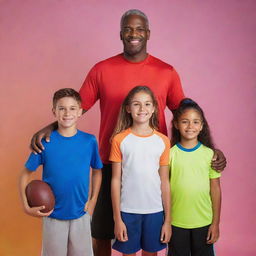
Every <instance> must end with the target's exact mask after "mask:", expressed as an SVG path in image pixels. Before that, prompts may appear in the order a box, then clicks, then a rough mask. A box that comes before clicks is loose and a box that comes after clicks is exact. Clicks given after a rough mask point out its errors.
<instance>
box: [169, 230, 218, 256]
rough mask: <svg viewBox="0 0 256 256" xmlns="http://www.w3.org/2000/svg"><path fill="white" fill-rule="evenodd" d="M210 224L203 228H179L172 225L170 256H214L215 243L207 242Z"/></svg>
mask: <svg viewBox="0 0 256 256" xmlns="http://www.w3.org/2000/svg"><path fill="white" fill-rule="evenodd" d="M208 229H209V226H205V227H201V228H192V229H186V228H178V227H175V226H172V237H171V241H170V242H169V244H168V255H169V256H190V255H191V256H214V255H215V254H214V250H213V244H207V243H206V238H207V233H208Z"/></svg>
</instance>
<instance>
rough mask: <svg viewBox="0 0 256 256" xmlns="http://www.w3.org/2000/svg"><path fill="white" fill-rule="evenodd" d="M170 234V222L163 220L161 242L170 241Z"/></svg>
mask: <svg viewBox="0 0 256 256" xmlns="http://www.w3.org/2000/svg"><path fill="white" fill-rule="evenodd" d="M171 235H172V228H171V225H170V223H168V222H164V224H163V226H162V230H161V238H160V240H161V243H163V244H166V243H168V242H169V241H170V239H171Z"/></svg>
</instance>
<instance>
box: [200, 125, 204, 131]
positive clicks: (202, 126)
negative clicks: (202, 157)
mask: <svg viewBox="0 0 256 256" xmlns="http://www.w3.org/2000/svg"><path fill="white" fill-rule="evenodd" d="M203 128H204V123H202V124H201V128H200V132H201V131H202V130H203Z"/></svg>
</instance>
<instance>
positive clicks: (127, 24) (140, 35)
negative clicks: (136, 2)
mask: <svg viewBox="0 0 256 256" xmlns="http://www.w3.org/2000/svg"><path fill="white" fill-rule="evenodd" d="M149 35H150V31H149V29H148V26H147V24H146V21H145V19H144V18H143V17H141V16H139V15H129V16H128V17H126V18H125V20H124V22H123V24H122V29H121V32H120V37H121V40H122V41H123V44H124V53H125V54H126V55H128V56H131V57H134V56H136V55H137V56H140V55H145V54H146V53H147V49H146V48H147V40H148V39H149Z"/></svg>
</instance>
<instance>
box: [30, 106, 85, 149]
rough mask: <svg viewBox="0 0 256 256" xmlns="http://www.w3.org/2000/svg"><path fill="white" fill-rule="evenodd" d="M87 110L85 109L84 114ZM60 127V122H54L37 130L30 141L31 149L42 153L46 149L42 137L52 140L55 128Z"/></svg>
mask: <svg viewBox="0 0 256 256" xmlns="http://www.w3.org/2000/svg"><path fill="white" fill-rule="evenodd" d="M85 112H86V110H83V114H84V113H85ZM57 128H58V122H57V121H56V122H53V123H51V124H49V125H47V126H45V127H44V128H43V129H41V130H39V131H38V132H36V133H35V134H34V135H33V137H32V139H31V142H30V148H31V150H32V151H33V152H34V153H35V154H37V153H41V152H42V150H44V146H43V144H42V139H43V138H45V140H46V141H47V142H49V141H50V135H51V132H52V131H53V130H56V129H57Z"/></svg>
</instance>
